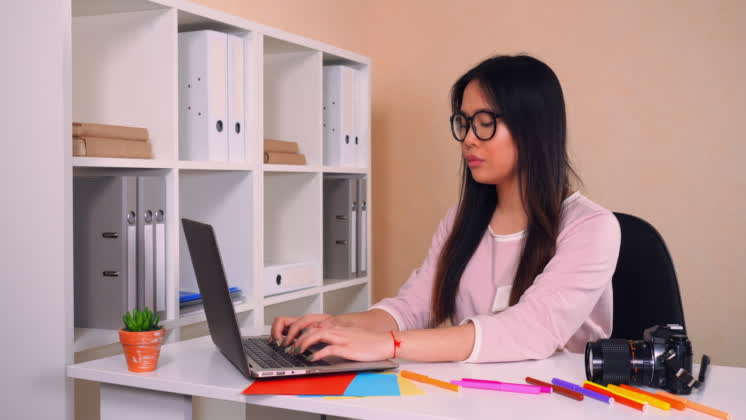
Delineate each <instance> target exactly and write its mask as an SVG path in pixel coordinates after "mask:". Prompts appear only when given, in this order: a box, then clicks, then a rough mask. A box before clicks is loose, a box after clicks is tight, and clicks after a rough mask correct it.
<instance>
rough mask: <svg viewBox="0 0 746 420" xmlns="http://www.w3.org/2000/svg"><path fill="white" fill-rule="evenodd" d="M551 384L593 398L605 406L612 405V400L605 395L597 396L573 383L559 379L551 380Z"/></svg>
mask: <svg viewBox="0 0 746 420" xmlns="http://www.w3.org/2000/svg"><path fill="white" fill-rule="evenodd" d="M552 383H553V384H554V385H559V386H564V387H565V388H570V389H571V390H573V391H576V392H580V393H581V394H583V395H585V396H587V397H590V398H593V399H594V400H599V401H603V402H605V403H606V404H609V405H614V398H612V397H607V396H606V395H603V394H599V393H598V392H596V391H591V390H590V389H585V388H583V387H582V386H580V385H575V384H574V383H571V382H567V381H563V380H562V379H559V378H552Z"/></svg>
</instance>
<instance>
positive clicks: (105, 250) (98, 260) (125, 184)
mask: <svg viewBox="0 0 746 420" xmlns="http://www.w3.org/2000/svg"><path fill="white" fill-rule="evenodd" d="M136 187H137V185H136V180H135V177H131V176H122V177H119V176H97V177H75V178H74V182H73V202H74V204H73V205H74V225H73V232H74V234H73V235H74V240H75V247H74V258H75V260H74V267H75V282H74V284H75V286H74V289H75V326H76V327H82V328H105V329H116V328H119V327H120V325H121V322H122V321H121V316H122V314H123V313H124V312H125V311H129V310H132V309H133V308H134V307H135V305H136V303H137V302H136V298H137V289H136V288H137V269H136V261H137V260H136V255H137V254H136V219H137V216H136V211H137V207H136V204H137V196H136Z"/></svg>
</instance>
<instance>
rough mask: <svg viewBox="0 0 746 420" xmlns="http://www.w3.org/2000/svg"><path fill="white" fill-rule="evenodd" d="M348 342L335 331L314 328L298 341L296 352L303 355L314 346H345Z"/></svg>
mask: <svg viewBox="0 0 746 420" xmlns="http://www.w3.org/2000/svg"><path fill="white" fill-rule="evenodd" d="M346 342H347V340H346V339H345V338H344V337H343V336H341V335H340V334H337V333H336V332H335V331H334V330H333V329H329V328H312V329H310V330H309V331H308V332H306V333H305V334H303V335H302V336H301V337H300V338H299V339H298V340H297V341H296V344H295V350H296V351H297V352H298V353H303V352H305V351H306V350H308V348H309V347H311V346H313V345H314V344H318V343H325V344H345V343H346Z"/></svg>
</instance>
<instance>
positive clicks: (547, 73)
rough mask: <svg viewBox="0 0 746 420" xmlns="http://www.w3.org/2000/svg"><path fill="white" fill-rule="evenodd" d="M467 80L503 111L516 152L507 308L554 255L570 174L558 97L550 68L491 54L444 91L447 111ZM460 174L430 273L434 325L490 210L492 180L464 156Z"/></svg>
mask: <svg viewBox="0 0 746 420" xmlns="http://www.w3.org/2000/svg"><path fill="white" fill-rule="evenodd" d="M471 81H478V82H479V85H480V87H481V88H482V90H483V92H484V94H485V95H486V97H487V98H488V101H489V102H490V104H491V105H492V106H493V108H494V110H499V112H500V113H501V114H502V118H501V120H500V121H499V122H498V124H500V123H503V124H506V126H507V128H508V129H509V130H510V133H511V134H512V136H513V140H514V141H515V145H516V148H517V150H518V162H517V174H518V182H519V186H520V190H521V191H522V200H523V206H524V209H525V210H526V213H527V216H528V226H527V227H526V236H525V239H524V240H525V242H524V245H523V251H522V253H521V260H520V263H519V264H518V270H517V272H516V275H515V279H514V280H513V289H512V292H511V295H510V305H515V304H516V303H518V301H519V299H520V298H521V296H522V295H523V293H524V292H525V291H526V289H528V288H529V287H530V286H531V285H532V284H533V282H534V278H535V277H536V276H537V275H539V274H540V273H541V272H542V271H543V270H544V267H545V266H546V265H547V263H548V262H549V260H550V259H551V258H552V257H553V256H554V254H555V252H556V241H557V235H558V234H559V225H560V217H561V212H562V202H563V200H564V199H565V198H566V197H567V195H568V194H569V191H570V176H574V177H575V178H576V179H577V175H576V174H575V172H574V171H573V169H572V167H571V166H570V161H569V158H568V156H567V150H566V137H567V135H566V131H567V130H566V117H565V101H564V97H563V95H562V88H561V86H560V83H559V80H558V79H557V76H556V75H555V74H554V72H553V71H552V69H550V68H549V66H547V65H546V64H544V63H543V62H541V61H539V60H537V59H535V58H533V57H530V56H527V55H517V56H504V55H501V56H495V57H492V58H489V59H487V60H485V61H483V62H482V63H480V64H479V65H477V66H476V67H474V68H473V69H471V70H469V71H468V72H467V73H466V74H464V75H463V76H461V78H459V79H458V80H457V81H456V83H455V84H454V85H453V87H452V89H451V107H452V109H453V112H454V113H455V112H460V110H461V103H462V100H463V96H464V90H466V86H467V85H468V84H469V82H471ZM462 174H463V176H462V180H461V192H460V199H459V205H458V209H457V211H456V217H455V221H454V224H453V228H452V230H451V233H450V235H449V237H448V239H447V240H446V242H445V244H444V245H443V250H442V251H441V254H440V259H439V260H438V266H437V271H436V274H435V285H434V288H433V300H432V302H433V303H432V311H433V314H432V315H433V316H432V318H431V319H432V321H433V324H434V325H439V324H441V323H442V322H444V321H445V320H447V319H450V318H451V317H452V316H453V313H454V311H455V306H456V294H457V293H458V288H459V283H460V281H461V275H462V274H463V272H464V269H465V268H466V264H467V263H468V262H469V260H470V259H471V257H472V255H473V254H474V251H476V249H477V246H478V245H479V243H480V241H481V240H482V238H483V236H484V233H485V231H486V229H487V227H488V225H489V223H490V220H491V219H492V215H493V213H494V211H495V209H496V208H497V200H498V197H497V190H496V188H495V186H494V185H488V184H480V183H478V182H477V181H475V180H474V178H473V177H472V174H471V171H470V170H469V168H468V167H467V165H465V163H464V162H463V161H462Z"/></svg>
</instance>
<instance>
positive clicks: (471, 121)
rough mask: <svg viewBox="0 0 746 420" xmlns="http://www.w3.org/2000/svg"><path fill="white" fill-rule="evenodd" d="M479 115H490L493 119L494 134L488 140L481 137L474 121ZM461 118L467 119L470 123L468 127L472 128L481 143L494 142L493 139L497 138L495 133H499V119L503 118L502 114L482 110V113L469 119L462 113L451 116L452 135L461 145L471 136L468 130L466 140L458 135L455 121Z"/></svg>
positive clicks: (475, 114)
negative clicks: (454, 125)
mask: <svg viewBox="0 0 746 420" xmlns="http://www.w3.org/2000/svg"><path fill="white" fill-rule="evenodd" d="M479 114H486V115H489V116H490V117H491V118H492V134H490V135H489V136H488V137H486V138H482V137H480V136H479V133H478V132H477V127H475V126H474V119H475V118H476V117H477V115H479ZM459 116H461V117H463V118H464V119H466V122H467V123H468V126H469V127H470V128H471V131H472V132H473V133H474V135H475V136H476V137H477V138H478V139H479V140H481V141H488V140H492V138H493V137H495V133H496V132H497V119H498V118H500V117H501V116H502V114H498V113H495V112H492V111H485V110H482V111H477V112H475V113H474V115H472V116H471V117H467V116H466V115H464V114H463V113H460V112H459V113H456V114H453V115H451V118H450V122H451V134H453V138H454V139H456V141H457V142H459V143H461V142H463V141H464V140H466V136H468V135H469V130H466V133H465V134H464V138H459V137H458V135H456V130H455V129H454V128H453V120H454V119H455V118H456V117H459Z"/></svg>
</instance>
